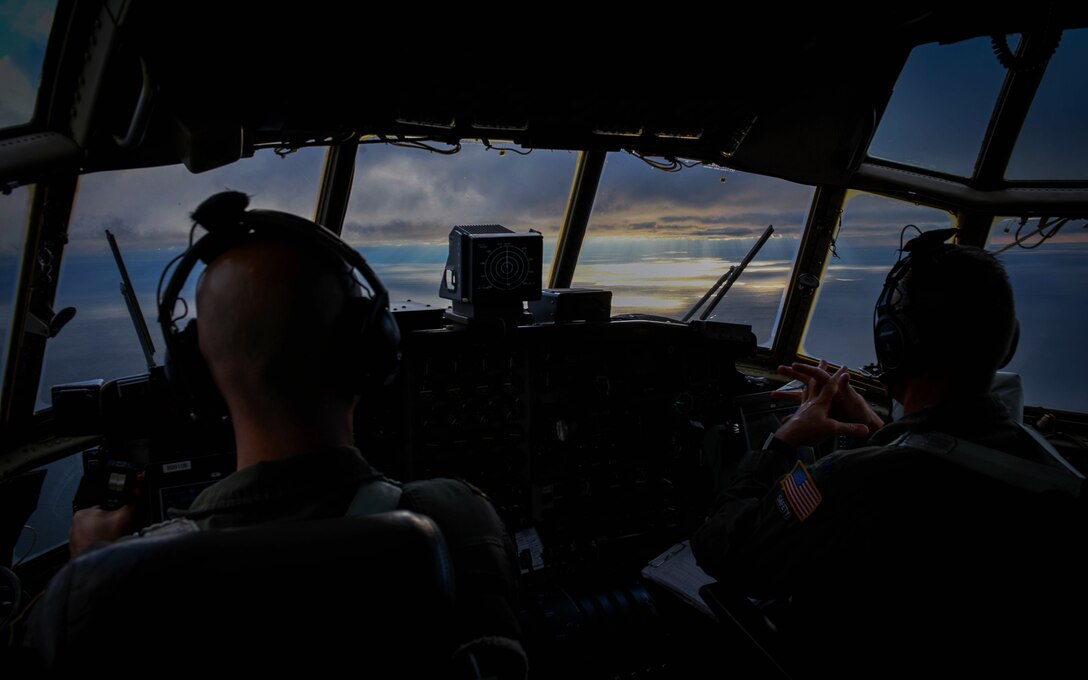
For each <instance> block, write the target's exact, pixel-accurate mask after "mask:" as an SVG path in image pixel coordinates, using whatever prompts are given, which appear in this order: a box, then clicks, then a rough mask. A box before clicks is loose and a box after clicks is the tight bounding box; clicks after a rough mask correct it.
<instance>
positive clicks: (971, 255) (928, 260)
mask: <svg viewBox="0 0 1088 680" xmlns="http://www.w3.org/2000/svg"><path fill="white" fill-rule="evenodd" d="M919 255H920V257H918V259H917V260H916V261H913V262H911V267H910V273H909V274H908V275H907V277H906V278H905V279H904V281H903V286H904V290H905V292H906V295H907V298H908V299H909V300H910V316H911V320H912V322H913V323H914V324H915V325H916V327H917V330H918V333H919V336H920V345H921V347H920V351H921V356H919V357H918V358H919V362H918V364H916V365H917V366H919V367H920V368H922V369H925V368H929V367H932V368H937V369H938V370H944V371H948V372H951V373H954V374H955V376H956V379H957V381H958V382H959V383H960V384H961V386H962V387H963V388H965V389H966V390H973V391H985V390H987V389H989V386H990V384H991V383H992V381H993V377H994V372H995V371H997V369H998V368H1000V367H1001V366H1003V365H1004V364H1005V363H1007V360H1008V359H1009V358H1010V356H1009V355H1010V352H1011V351H1013V350H1014V349H1015V342H1016V338H1017V335H1018V323H1017V320H1016V310H1015V305H1014V302H1013V292H1012V285H1011V284H1010V283H1009V277H1008V275H1007V274H1006V273H1005V268H1004V267H1003V266H1002V265H1001V263H1000V262H999V261H998V260H997V258H996V257H994V256H993V255H992V254H990V253H988V252H987V251H985V250H983V249H981V248H976V247H974V246H941V247H939V248H937V249H935V250H934V251H933V252H931V253H925V254H922V253H919Z"/></svg>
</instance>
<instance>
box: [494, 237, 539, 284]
mask: <svg viewBox="0 0 1088 680" xmlns="http://www.w3.org/2000/svg"><path fill="white" fill-rule="evenodd" d="M529 270H530V263H529V258H528V257H527V256H526V255H525V253H524V252H523V251H522V250H521V249H520V248H517V247H514V246H511V245H503V246H500V247H499V248H497V249H496V250H494V251H492V252H491V254H490V255H488V257H487V262H486V263H485V264H484V271H485V273H486V276H487V280H488V282H489V283H490V284H491V285H493V286H495V287H496V288H502V289H503V290H511V289H513V288H517V287H518V286H520V285H522V284H524V283H525V281H526V279H528V277H529Z"/></svg>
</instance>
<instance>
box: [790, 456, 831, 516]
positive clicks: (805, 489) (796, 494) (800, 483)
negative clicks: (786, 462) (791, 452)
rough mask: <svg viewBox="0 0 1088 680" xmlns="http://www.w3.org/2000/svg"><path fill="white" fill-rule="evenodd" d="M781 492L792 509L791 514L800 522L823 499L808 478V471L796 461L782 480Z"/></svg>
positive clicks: (810, 478) (802, 464)
mask: <svg viewBox="0 0 1088 680" xmlns="http://www.w3.org/2000/svg"><path fill="white" fill-rule="evenodd" d="M782 491H784V492H785V494H786V500H787V501H789V504H790V507H791V508H793V513H794V514H795V515H797V519H799V520H801V521H802V522H804V521H805V520H806V519H808V516H809V515H811V514H812V513H813V512H814V511H815V510H816V508H818V507H820V501H822V500H823V498H824V497H823V496H821V495H820V491H819V489H817V488H816V484H815V483H814V482H813V481H812V477H809V476H808V470H807V469H806V468H805V464H804V463H802V462H801V461H797V464H796V465H794V466H793V469H792V470H790V473H789V474H788V475H786V477H785V478H784V479H783V480H782Z"/></svg>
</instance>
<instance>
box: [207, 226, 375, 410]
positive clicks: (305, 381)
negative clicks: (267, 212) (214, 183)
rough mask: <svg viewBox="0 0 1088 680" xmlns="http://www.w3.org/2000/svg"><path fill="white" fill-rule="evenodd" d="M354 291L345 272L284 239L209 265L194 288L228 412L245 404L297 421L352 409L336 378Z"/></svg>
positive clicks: (257, 242)
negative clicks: (318, 411)
mask: <svg viewBox="0 0 1088 680" xmlns="http://www.w3.org/2000/svg"><path fill="white" fill-rule="evenodd" d="M356 288H357V287H356V286H354V285H353V282H352V280H351V278H350V274H349V273H348V272H347V271H346V266H345V265H344V263H343V262H337V261H336V260H335V259H334V258H332V257H330V256H329V255H328V254H327V253H323V252H321V251H320V250H318V249H316V248H314V247H313V246H312V245H309V244H307V243H305V242H303V241H301V240H293V239H289V238H285V237H283V236H275V237H269V238H258V239H254V240H251V241H249V242H246V243H243V244H241V245H239V246H236V247H234V248H231V249H230V250H228V251H226V252H225V253H223V254H222V255H220V256H219V257H218V258H216V259H215V260H214V261H213V262H212V263H211V264H210V265H209V266H208V267H207V269H205V270H204V273H203V274H202V275H201V277H200V281H199V283H198V285H197V313H198V316H199V319H200V331H199V338H200V351H201V353H202V354H203V355H204V357H205V359H206V360H207V362H208V366H209V369H210V370H211V374H212V377H213V379H214V381H215V384H216V386H217V387H218V388H219V390H220V392H221V393H222V394H223V396H224V398H225V399H226V400H227V403H228V404H229V405H230V407H231V410H232V412H234V411H235V410H236V409H237V408H240V407H241V405H242V404H248V405H250V406H251V407H254V408H260V409H261V410H262V411H264V412H265V413H266V414H268V415H271V414H270V413H268V412H269V411H270V410H272V411H276V410H279V409H286V410H289V411H290V412H291V413H292V414H294V415H296V416H298V415H300V414H303V413H304V412H305V411H307V410H309V409H314V408H319V407H321V406H322V405H324V404H327V402H328V400H336V399H339V400H342V401H345V402H347V401H350V400H351V398H352V397H353V394H352V393H351V389H350V387H349V386H348V385H345V384H344V381H343V380H342V376H343V373H344V371H343V369H344V367H345V366H346V365H347V362H348V361H349V359H350V355H351V349H352V348H350V347H348V346H347V345H348V342H347V337H348V336H349V335H350V333H349V331H348V329H346V328H345V326H346V325H347V323H349V321H348V315H347V314H346V308H347V306H348V304H349V300H350V299H351V298H353V297H355V296H357V295H358V293H357V292H356ZM356 349H357V348H356ZM235 415H236V416H237V414H235Z"/></svg>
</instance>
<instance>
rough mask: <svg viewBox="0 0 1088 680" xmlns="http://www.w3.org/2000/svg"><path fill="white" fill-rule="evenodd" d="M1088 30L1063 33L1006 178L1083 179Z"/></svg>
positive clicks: (1086, 171)
mask: <svg viewBox="0 0 1088 680" xmlns="http://www.w3.org/2000/svg"><path fill="white" fill-rule="evenodd" d="M1086 65H1088V28H1079V29H1075V30H1068V31H1065V32H1064V33H1063V34H1062V39H1061V44H1059V46H1058V49H1057V51H1056V52H1055V53H1054V56H1053V57H1051V59H1050V63H1049V64H1048V65H1047V67H1046V73H1045V74H1044V75H1043V81H1042V83H1041V84H1040V85H1039V90H1038V92H1036V94H1035V99H1034V101H1033V102H1032V105H1031V109H1030V110H1029V111H1028V116H1027V119H1026V120H1025V121H1024V127H1023V128H1022V129H1021V131H1020V136H1019V138H1018V139H1017V140H1016V146H1015V147H1014V148H1013V152H1012V157H1011V158H1010V159H1009V167H1008V170H1007V171H1006V173H1005V177H1006V178H1007V179H1012V180H1030V179H1036V180H1040V179H1053V180H1083V179H1086V178H1088V126H1085V124H1084V119H1085V107H1086V106H1088V69H1086V68H1085V66H1086Z"/></svg>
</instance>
